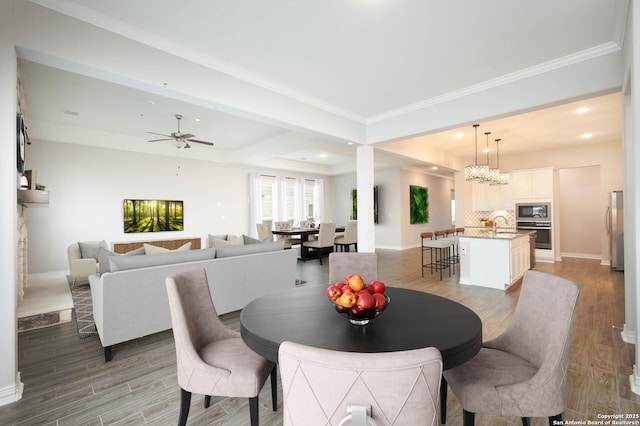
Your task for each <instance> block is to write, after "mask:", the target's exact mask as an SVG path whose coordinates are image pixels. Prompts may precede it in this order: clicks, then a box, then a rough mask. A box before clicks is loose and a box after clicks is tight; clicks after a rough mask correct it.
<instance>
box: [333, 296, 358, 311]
mask: <svg viewBox="0 0 640 426" xmlns="http://www.w3.org/2000/svg"><path fill="white" fill-rule="evenodd" d="M356 300H357V299H356V295H355V294H354V293H342V296H340V297H338V298H337V299H336V301H335V303H336V304H337V305H340V306H344V307H345V308H352V307H354V306H355V305H356Z"/></svg>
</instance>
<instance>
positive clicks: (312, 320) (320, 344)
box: [240, 285, 482, 370]
mask: <svg viewBox="0 0 640 426" xmlns="http://www.w3.org/2000/svg"><path fill="white" fill-rule="evenodd" d="M325 290H326V287H325V286H321V285H306V286H300V287H296V288H292V289H288V290H283V291H279V292H276V293H272V294H269V295H266V296H263V297H260V298H258V299H256V300H254V301H253V302H251V303H249V304H248V305H247V306H245V308H244V309H243V310H242V312H241V313H240V333H241V335H242V339H243V340H244V342H245V343H246V344H247V345H248V346H249V347H250V348H251V349H253V350H254V351H255V352H256V353H258V354H260V355H262V356H264V357H265V358H267V359H269V360H271V361H274V362H277V361H278V348H279V347H280V343H282V342H283V341H285V340H289V341H292V342H296V343H300V344H303V345H307V346H313V347H317V348H323V349H331V350H336V351H344V352H368V353H373V352H395V351H403V350H410V349H418V348H425V347H429V346H433V347H436V348H438V349H439V350H440V352H441V353H442V361H443V368H444V369H445V370H446V369H448V368H452V367H456V366H458V365H460V364H462V363H464V362H466V361H468V360H469V359H471V358H473V356H475V355H476V354H477V353H478V351H479V350H480V346H481V345H482V321H480V318H479V317H478V315H476V313H475V312H473V311H472V310H471V309H469V308H467V307H465V306H464V305H461V304H460V303H457V302H454V301H453V300H449V299H446V298H444V297H440V296H436V295H433V294H429V293H424V292H421V291H415V290H409V289H404V288H397V287H387V289H386V291H385V294H386V295H387V296H389V298H390V299H391V301H390V303H389V305H388V306H387V308H386V309H385V311H384V312H383V313H382V314H381V315H379V316H378V317H377V318H375V319H373V320H371V321H370V322H369V324H367V325H354V324H351V323H350V322H349V320H348V318H346V317H345V316H343V315H340V314H338V313H337V312H336V311H335V309H334V307H333V306H332V304H331V301H330V300H329V299H328V298H327V296H326V295H325Z"/></svg>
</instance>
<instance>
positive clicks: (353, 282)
mask: <svg viewBox="0 0 640 426" xmlns="http://www.w3.org/2000/svg"><path fill="white" fill-rule="evenodd" d="M385 289H386V288H385V285H384V283H383V282H381V281H377V280H374V281H371V283H369V284H366V283H365V282H364V280H363V279H362V277H361V276H360V275H358V274H351V275H348V276H347V277H346V279H345V280H344V281H340V282H337V283H335V284H331V285H330V286H329V287H327V290H326V294H327V297H328V298H329V300H330V301H331V303H332V304H333V307H334V308H335V310H336V312H338V313H339V314H340V315H342V316H344V317H346V318H348V319H349V321H350V322H351V324H355V325H366V324H368V323H369V321H370V320H372V319H373V318H376V317H377V316H379V315H380V314H382V312H384V310H385V309H386V308H387V306H389V302H390V301H391V299H390V298H389V296H387V295H385V294H384V291H385Z"/></svg>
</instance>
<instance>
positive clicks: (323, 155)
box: [319, 152, 327, 158]
mask: <svg viewBox="0 0 640 426" xmlns="http://www.w3.org/2000/svg"><path fill="white" fill-rule="evenodd" d="M319 157H320V158H327V154H325V153H324V152H323V153H322V154H320V155H319Z"/></svg>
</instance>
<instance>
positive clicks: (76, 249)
mask: <svg viewBox="0 0 640 426" xmlns="http://www.w3.org/2000/svg"><path fill="white" fill-rule="evenodd" d="M99 247H102V248H106V243H105V242H104V241H85V242H77V243H73V244H70V245H69V247H67V260H68V261H69V275H70V276H71V280H72V286H73V285H75V284H76V283H78V282H83V281H88V280H89V275H95V274H97V273H98V248H99Z"/></svg>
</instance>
